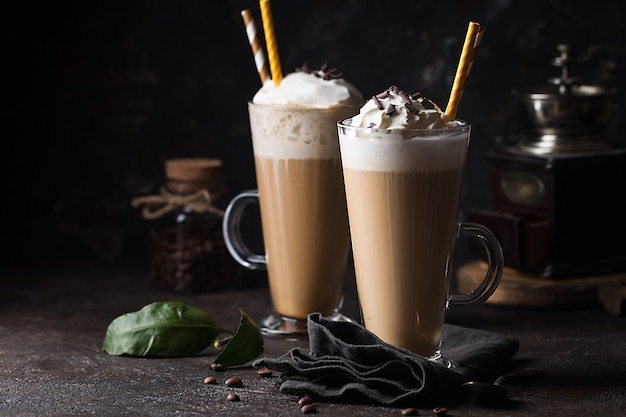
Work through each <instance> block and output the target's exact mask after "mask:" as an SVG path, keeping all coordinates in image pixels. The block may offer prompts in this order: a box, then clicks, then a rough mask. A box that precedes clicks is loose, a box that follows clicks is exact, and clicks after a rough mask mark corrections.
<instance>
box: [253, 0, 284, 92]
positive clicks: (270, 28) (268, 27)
mask: <svg viewBox="0 0 626 417" xmlns="http://www.w3.org/2000/svg"><path fill="white" fill-rule="evenodd" d="M259 1H260V6H261V18H262V19H263V32H264V33H265V46H266V49H267V58H268V59H269V61H270V71H271V73H272V80H274V86H275V87H278V86H279V85H280V82H281V81H282V80H283V73H282V70H281V69H280V59H279V58H278V47H277V46H276V35H275V33H274V21H273V20H272V10H271V9H270V2H269V0H259Z"/></svg>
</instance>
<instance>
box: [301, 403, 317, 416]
mask: <svg viewBox="0 0 626 417" xmlns="http://www.w3.org/2000/svg"><path fill="white" fill-rule="evenodd" d="M300 411H302V414H315V413H317V408H315V406H314V405H313V404H305V405H303V406H302V408H301V409H300Z"/></svg>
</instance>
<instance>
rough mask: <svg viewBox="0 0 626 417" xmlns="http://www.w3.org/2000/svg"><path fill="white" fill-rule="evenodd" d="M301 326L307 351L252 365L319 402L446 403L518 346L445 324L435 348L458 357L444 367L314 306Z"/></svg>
mask: <svg viewBox="0 0 626 417" xmlns="http://www.w3.org/2000/svg"><path fill="white" fill-rule="evenodd" d="M307 326H308V333H309V352H308V353H307V352H305V351H304V350H302V349H299V348H295V349H292V350H290V351H289V352H287V353H286V354H284V355H283V356H281V357H278V358H261V359H257V360H256V361H254V363H253V364H252V365H253V366H254V367H256V368H262V367H265V368H269V369H271V370H273V371H276V372H279V373H280V376H279V378H278V381H277V387H278V389H279V390H280V391H281V392H285V393H289V394H299V395H304V394H309V395H311V396H313V397H314V398H315V399H317V400H319V401H329V402H348V403H375V404H381V405H385V406H403V405H412V406H418V405H424V406H430V405H437V404H441V401H445V402H446V403H448V404H449V403H453V402H455V401H458V400H460V399H461V398H462V397H463V394H462V389H461V387H462V385H461V384H462V383H463V382H465V381H467V380H469V379H473V378H485V377H488V376H492V375H494V374H496V373H497V372H498V371H499V370H500V369H501V368H502V366H504V365H505V364H506V363H507V362H508V361H509V360H510V359H511V358H512V357H513V355H515V353H516V352H517V350H518V348H519V342H517V341H516V340H512V339H508V338H505V337H502V336H499V335H497V334H494V333H490V332H486V331H482V330H475V329H468V328H464V327H460V326H455V325H451V324H445V325H444V329H443V341H442V346H441V352H442V354H443V355H444V356H445V357H446V358H448V359H451V360H453V361H455V362H456V363H457V364H458V367H457V368H455V369H449V368H446V367H444V366H442V365H440V364H438V363H435V362H431V361H429V360H426V359H424V358H422V357H421V356H418V355H416V354H414V353H412V352H409V351H407V350H403V349H399V348H396V347H394V346H391V345H389V344H387V343H385V342H383V341H382V340H381V339H379V338H378V337H377V336H376V335H374V334H373V333H372V332H370V331H368V330H367V329H365V328H364V327H363V326H361V325H359V324H355V323H350V322H335V321H330V320H327V319H325V318H324V317H322V316H321V315H320V314H318V313H314V314H311V315H309V317H308V319H307Z"/></svg>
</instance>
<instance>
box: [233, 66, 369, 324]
mask: <svg viewBox="0 0 626 417" xmlns="http://www.w3.org/2000/svg"><path fill="white" fill-rule="evenodd" d="M362 104H363V98H362V96H361V94H360V93H359V92H358V91H357V89H356V88H355V87H354V86H352V85H351V84H349V83H348V82H347V81H345V80H344V79H343V78H341V76H340V74H337V73H336V72H334V71H332V70H328V69H327V68H322V69H316V70H306V69H305V70H302V71H298V72H294V73H291V74H289V75H287V76H286V77H285V78H284V79H283V80H282V82H281V83H280V85H279V86H278V87H275V86H274V84H273V83H271V82H268V83H266V84H265V85H264V86H263V88H261V90H259V91H258V93H257V94H256V95H255V96H254V99H253V100H252V102H251V103H249V106H248V110H249V115H250V128H251V134H252V144H253V151H254V162H255V170H256V176H257V185H258V200H259V203H260V210H261V222H262V230H263V242H264V246H265V253H266V255H265V257H263V259H261V262H262V263H265V264H266V267H267V271H268V279H269V287H270V293H271V300H272V304H273V309H274V310H275V317H274V318H272V317H270V318H269V319H268V320H269V321H265V322H264V323H262V325H263V326H266V327H276V332H278V333H280V332H282V331H285V332H291V330H295V332H297V331H298V330H299V331H302V332H305V331H306V328H305V327H303V326H304V322H305V320H306V317H307V316H308V314H310V313H313V312H319V313H321V314H323V315H325V316H332V315H334V314H337V313H338V312H337V309H338V306H339V304H340V300H341V296H342V286H343V281H344V275H345V270H346V263H347V258H348V251H349V244H350V238H349V230H348V217H347V211H346V200H345V194H344V184H343V176H342V167H341V162H340V156H339V142H338V137H337V122H338V121H339V120H342V119H344V118H346V117H348V116H351V115H354V114H356V113H357V112H358V109H359V107H360V106H361V105H362ZM227 235H228V236H227V239H228V238H230V240H232V238H233V236H232V235H233V234H232V233H227ZM235 246H237V245H235ZM238 256H239V257H241V255H237V254H235V258H236V259H237V257H238ZM243 257H244V258H246V257H245V256H243ZM258 259H259V258H257V260H258ZM248 261H249V259H248V260H247V261H245V262H248ZM252 262H253V263H254V262H255V261H252ZM272 321H275V323H271V322H272ZM298 322H300V323H299V324H298ZM294 326H295V327H296V329H291V330H290V329H288V327H294ZM265 330H266V331H267V329H265ZM270 330H271V329H270ZM269 332H271V331H269Z"/></svg>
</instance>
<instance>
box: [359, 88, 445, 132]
mask: <svg viewBox="0 0 626 417" xmlns="http://www.w3.org/2000/svg"><path fill="white" fill-rule="evenodd" d="M351 125H352V126H358V127H368V128H380V129H442V128H446V127H448V116H446V114H445V113H444V112H443V111H442V110H441V109H440V108H439V106H437V105H436V104H435V103H433V102H432V101H430V100H429V99H427V98H426V97H424V96H423V95H422V94H420V93H415V94H410V95H409V94H407V93H405V92H404V91H402V90H400V89H399V88H398V87H396V86H391V87H389V88H388V89H387V90H385V91H383V92H382V93H379V94H377V95H375V96H373V97H372V98H371V99H369V100H368V101H367V102H366V103H365V104H364V105H363V106H362V107H361V109H360V111H359V114H358V115H356V116H354V117H353V118H352V122H351Z"/></svg>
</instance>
